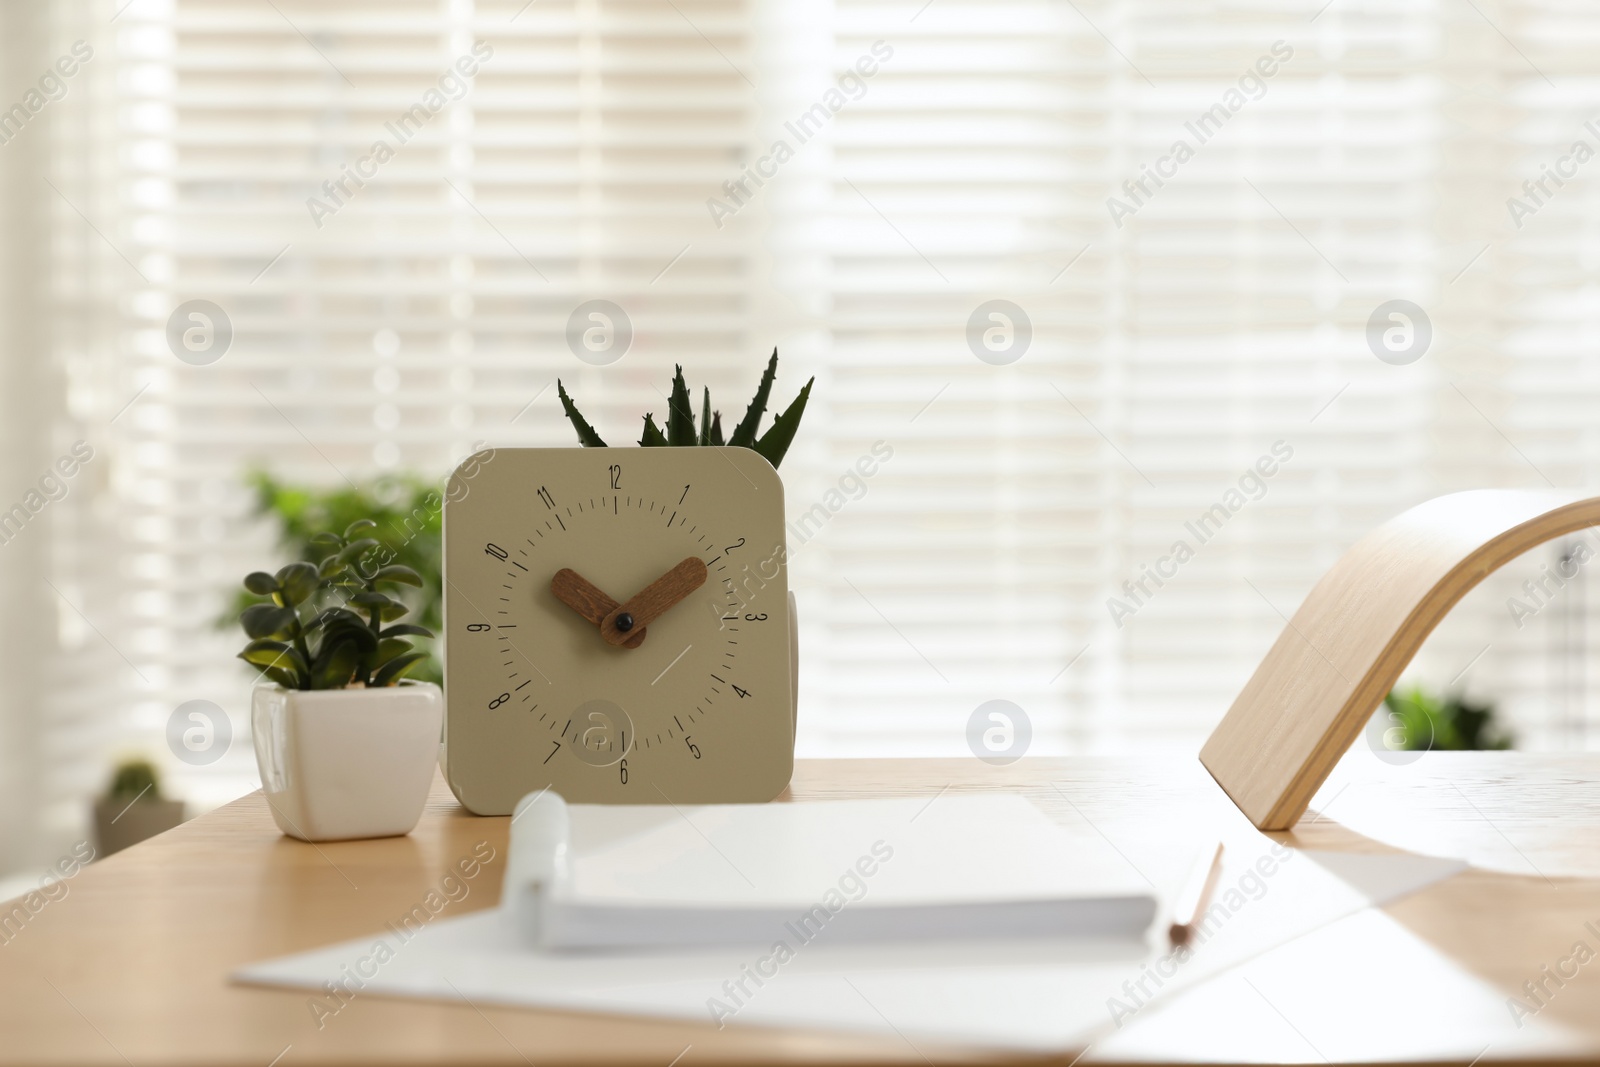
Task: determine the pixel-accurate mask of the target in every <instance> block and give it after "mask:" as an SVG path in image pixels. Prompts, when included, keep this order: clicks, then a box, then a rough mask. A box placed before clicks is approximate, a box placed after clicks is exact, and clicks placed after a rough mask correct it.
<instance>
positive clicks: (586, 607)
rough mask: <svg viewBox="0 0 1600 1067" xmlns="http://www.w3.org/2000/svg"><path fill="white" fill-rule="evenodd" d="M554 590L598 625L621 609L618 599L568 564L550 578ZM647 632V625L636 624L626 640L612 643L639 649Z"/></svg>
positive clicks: (579, 612)
mask: <svg viewBox="0 0 1600 1067" xmlns="http://www.w3.org/2000/svg"><path fill="white" fill-rule="evenodd" d="M550 592H552V593H554V594H555V595H556V599H557V600H559V601H561V602H562V603H563V604H565V605H566V606H567V607H569V608H571V609H572V610H573V611H576V612H577V613H578V614H579V615H581V616H582V617H583V618H585V619H587V620H588V621H590V622H592V623H594V624H595V625H596V626H599V625H601V624H602V623H604V622H605V620H606V616H607V615H609V614H611V613H612V612H613V611H615V610H617V602H616V601H615V600H612V599H611V598H610V597H609V596H607V595H606V594H605V593H604V592H603V591H602V590H601V589H600V588H599V587H598V586H596V585H595V584H594V583H593V582H591V581H589V579H587V578H585V577H584V576H583V575H581V574H579V573H578V572H577V571H575V570H572V569H570V568H567V567H563V568H562V569H561V570H558V571H556V573H555V577H553V578H551V579H550ZM644 634H645V631H644V627H642V626H636V627H634V629H633V631H632V632H631V633H629V634H628V635H627V640H626V641H622V642H612V643H613V644H622V645H623V646H624V647H626V648H638V647H639V646H640V645H642V644H643V643H644Z"/></svg>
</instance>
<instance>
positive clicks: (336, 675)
mask: <svg viewBox="0 0 1600 1067" xmlns="http://www.w3.org/2000/svg"><path fill="white" fill-rule="evenodd" d="M360 663H361V652H360V646H358V645H357V644H356V643H355V642H354V641H337V642H334V643H333V644H332V645H324V646H323V649H322V651H321V652H319V653H318V654H317V660H316V662H315V663H314V664H312V669H311V688H313V689H343V688H344V687H345V686H347V685H349V684H350V679H351V678H353V677H355V673H356V667H358V666H359V665H360Z"/></svg>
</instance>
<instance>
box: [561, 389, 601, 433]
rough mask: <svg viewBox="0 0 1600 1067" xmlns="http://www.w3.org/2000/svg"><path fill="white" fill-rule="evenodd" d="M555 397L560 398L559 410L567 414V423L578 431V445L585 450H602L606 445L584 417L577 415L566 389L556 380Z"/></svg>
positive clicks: (576, 408) (575, 406)
mask: <svg viewBox="0 0 1600 1067" xmlns="http://www.w3.org/2000/svg"><path fill="white" fill-rule="evenodd" d="M556 395H557V396H559V397H560V398H561V410H562V411H565V412H566V413H567V421H569V422H571V423H572V428H573V429H575V430H577V431H578V443H579V444H580V445H583V446H584V447H585V448H604V447H606V443H605V442H604V441H602V440H601V439H600V435H599V434H597V433H595V432H594V427H593V426H590V425H589V423H588V422H587V421H586V420H585V419H584V417H583V416H582V415H580V414H578V406H577V405H576V404H574V403H573V402H572V398H571V397H570V396H568V395H567V390H566V387H564V386H563V385H562V384H561V379H560V378H557V379H556Z"/></svg>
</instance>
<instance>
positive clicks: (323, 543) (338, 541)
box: [306, 530, 344, 548]
mask: <svg viewBox="0 0 1600 1067" xmlns="http://www.w3.org/2000/svg"><path fill="white" fill-rule="evenodd" d="M306 543H307V544H310V545H317V546H319V547H321V548H338V547H339V546H340V545H342V544H344V538H342V537H340V536H339V535H338V534H336V533H328V532H327V531H326V530H324V531H323V532H322V533H318V534H312V535H311V539H310V540H309V541H307V542H306Z"/></svg>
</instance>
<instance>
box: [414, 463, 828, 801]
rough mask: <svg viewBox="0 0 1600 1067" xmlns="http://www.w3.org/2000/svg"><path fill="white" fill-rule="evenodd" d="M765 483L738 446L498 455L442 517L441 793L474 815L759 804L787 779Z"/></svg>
mask: <svg viewBox="0 0 1600 1067" xmlns="http://www.w3.org/2000/svg"><path fill="white" fill-rule="evenodd" d="M786 555H787V551H786V547H785V540H784V519H783V485H782V483H781V482H780V481H779V480H778V475H777V472H776V471H774V470H773V469H772V466H771V465H770V464H769V463H767V461H766V460H765V459H763V458H762V457H761V456H759V455H757V454H756V453H755V452H752V451H751V450H749V449H747V448H709V447H708V448H641V449H621V448H501V449H494V450H490V451H485V452H479V453H477V454H475V455H474V456H472V457H470V458H469V459H468V460H467V461H466V462H465V463H463V464H462V465H461V466H460V467H459V468H457V470H456V472H455V473H454V474H453V475H451V478H450V483H449V487H448V491H447V493H446V503H445V510H444V581H445V588H444V601H445V610H444V620H445V622H444V631H445V632H444V661H445V704H446V711H445V744H444V753H445V758H444V761H443V762H444V766H445V777H446V779H447V780H448V781H449V783H450V788H451V789H452V790H453V791H454V792H455V795H456V797H457V798H458V799H459V800H460V801H461V803H462V804H464V805H466V807H467V808H468V809H470V810H471V811H473V812H476V813H477V814H479V815H506V814H509V813H510V812H511V810H512V809H513V807H514V806H515V805H516V802H517V801H518V800H520V799H521V798H522V797H523V796H525V795H527V794H528V793H531V792H535V791H537V790H540V789H543V788H546V787H549V788H550V789H551V790H553V791H554V792H556V793H559V794H560V795H561V796H562V797H564V798H565V799H567V800H568V801H571V802H575V803H610V804H665V803H673V804H683V803H689V804H706V803H749V802H756V801H766V800H771V799H772V798H773V797H775V796H777V795H778V794H779V793H780V792H782V791H783V789H784V787H785V786H786V785H788V782H789V777H790V775H791V773H792V772H793V770H794V725H795V717H794V711H795V709H794V699H795V691H794V682H793V679H794V670H795V668H796V666H797V664H795V663H793V662H792V660H793V657H794V655H795V647H794V642H793V637H794V632H793V628H794V618H793V610H792V606H791V605H792V601H791V598H790V596H789V587H788V568H787V566H786Z"/></svg>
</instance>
